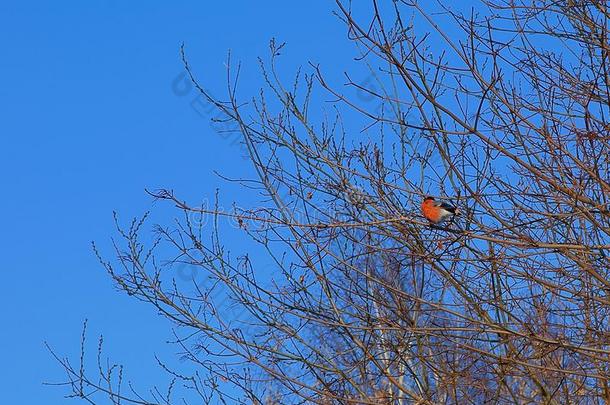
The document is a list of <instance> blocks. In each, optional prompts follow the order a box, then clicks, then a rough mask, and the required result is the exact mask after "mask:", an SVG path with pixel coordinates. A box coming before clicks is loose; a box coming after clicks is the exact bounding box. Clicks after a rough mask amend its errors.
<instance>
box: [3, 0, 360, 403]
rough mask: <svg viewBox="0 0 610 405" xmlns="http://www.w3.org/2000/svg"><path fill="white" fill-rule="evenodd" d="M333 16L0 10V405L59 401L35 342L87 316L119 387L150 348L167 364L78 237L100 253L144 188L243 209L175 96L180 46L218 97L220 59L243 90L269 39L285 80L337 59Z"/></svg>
mask: <svg viewBox="0 0 610 405" xmlns="http://www.w3.org/2000/svg"><path fill="white" fill-rule="evenodd" d="M331 10H332V2H328V1H322V0H315V1H307V2H292V1H265V2H252V1H245V0H242V1H230V2H209V1H206V2H204V1H176V2H171V3H170V2H165V1H146V2H134V1H129V2H128V1H119V0H105V1H87V2H83V1H64V2H43V1H27V0H26V1H17V0H4V1H2V2H0V45H1V49H2V57H1V58H0V81H1V86H0V111H1V112H0V184H1V186H2V198H0V212H1V218H2V228H1V231H0V260H1V261H0V270H1V273H2V288H1V291H2V294H1V296H0V302H1V304H2V305H1V308H2V315H1V319H2V328H0V353H1V354H2V356H1V358H2V360H3V364H2V367H0V370H1V371H0V374H2V375H1V376H0V391H2V393H3V395H2V399H1V402H2V403H3V404H11V405H13V404H45V405H48V404H60V403H61V404H63V403H66V402H68V401H67V400H65V399H63V398H62V395H63V394H64V393H65V391H64V390H62V389H56V388H49V387H43V386H42V382H43V381H58V380H61V378H62V377H63V374H62V373H61V370H60V369H59V368H58V366H57V365H56V364H55V363H54V361H53V360H52V359H51V357H50V355H49V354H48V353H47V352H46V350H45V349H44V346H43V342H44V341H48V342H49V343H50V344H51V345H52V346H53V347H54V348H55V349H56V350H57V351H58V352H59V353H62V354H66V355H69V356H72V357H74V356H75V355H76V354H77V351H78V342H79V334H80V331H81V326H82V322H83V320H84V319H85V318H88V319H89V330H90V337H91V339H92V340H94V339H95V337H96V335H98V334H100V333H103V334H104V336H105V341H106V348H107V353H108V354H109V355H110V356H111V357H112V358H114V359H117V360H119V361H120V362H122V363H124V364H125V365H126V367H127V368H128V377H129V379H131V380H134V381H144V382H147V383H149V382H154V381H156V376H155V374H157V373H158V369H157V368H156V366H155V361H154V358H153V354H157V355H160V356H161V357H163V358H171V357H172V356H173V354H174V352H173V348H171V347H168V346H167V345H164V344H163V342H164V341H165V340H167V339H169V338H170V326H169V325H168V323H167V322H165V321H164V320H163V319H161V318H159V317H158V316H156V314H155V313H154V311H152V310H151V308H149V307H147V306H146V305H144V304H141V303H138V302H136V301H133V300H131V299H129V298H128V297H126V296H124V295H122V294H120V293H118V292H116V291H115V289H114V287H113V285H112V283H111V282H110V280H109V277H108V276H107V275H106V274H105V273H104V271H103V269H102V268H101V266H100V265H99V264H98V263H97V261H96V259H95V258H94V256H93V254H92V252H91V248H90V242H91V241H92V240H95V241H97V242H99V243H100V245H101V247H102V249H103V250H104V251H105V252H108V253H110V250H109V239H110V237H111V236H113V235H114V228H113V222H112V211H113V210H116V211H118V212H119V214H120V215H121V217H122V218H124V219H126V220H127V219H129V218H131V217H132V216H134V215H140V214H142V213H143V212H144V211H146V210H148V209H150V208H151V206H152V202H151V200H150V198H149V197H148V196H147V195H145V193H144V188H151V189H154V188H159V187H168V188H173V189H174V190H175V191H177V192H178V193H180V194H181V195H182V196H184V197H186V198H193V199H202V198H205V197H210V196H212V195H213V193H214V190H215V189H216V188H217V187H221V190H227V192H230V193H233V194H230V195H229V197H230V198H228V200H239V199H240V198H242V197H245V196H242V195H240V194H239V192H238V191H235V190H230V189H228V188H227V187H226V185H225V184H224V183H223V182H222V181H221V180H219V179H218V178H217V177H215V176H214V175H213V170H219V171H221V172H222V173H224V174H227V175H229V176H236V175H240V174H244V173H248V172H249V170H250V168H249V166H248V164H247V162H246V161H244V160H242V159H241V158H240V157H239V155H240V151H239V148H238V147H236V146H235V145H231V142H230V141H227V140H225V139H223V138H222V137H220V136H219V135H218V134H217V133H215V131H214V130H213V128H211V127H210V124H209V122H208V119H207V118H208V117H202V116H200V115H199V113H198V112H197V111H195V110H194V109H193V108H192V107H191V105H190V103H191V101H192V100H193V99H194V98H195V94H194V93H193V92H191V93H188V94H186V95H184V96H178V95H176V94H174V92H172V82H173V80H174V79H175V78H176V76H177V75H178V74H179V73H180V72H181V71H182V66H181V63H180V60H179V54H178V51H179V46H180V44H181V43H182V42H185V43H186V46H187V50H188V52H189V55H190V57H191V62H192V65H193V66H194V68H195V70H196V71H197V72H198V73H200V77H201V79H202V82H203V83H204V85H205V86H206V87H208V88H209V89H211V90H212V91H213V92H214V93H215V94H222V91H223V80H224V74H225V72H224V66H223V63H224V61H225V56H226V52H227V50H228V49H231V50H232V52H233V55H234V58H235V59H239V60H241V61H242V62H243V66H244V67H243V75H242V82H241V84H242V85H241V89H242V91H243V94H248V93H252V92H253V91H255V90H256V89H257V88H258V87H259V85H260V78H259V75H258V70H257V63H256V56H258V55H263V56H264V55H266V52H267V44H268V40H269V39H270V38H271V37H277V38H278V39H279V40H281V41H287V42H288V48H287V49H286V51H285V52H284V54H285V56H284V64H285V65H284V66H285V71H286V72H292V71H293V70H294V68H295V67H296V66H298V65H305V64H307V62H308V61H318V62H320V63H321V64H322V66H327V67H329V68H330V70H331V71H332V69H333V68H335V67H334V64H336V63H337V58H344V59H346V60H349V55H350V50H349V49H346V46H345V44H346V38H345V30H344V27H343V26H342V24H341V23H340V22H339V21H338V20H337V19H336V18H335V17H334V16H332V15H331ZM341 52H344V53H341ZM335 69H336V68H335ZM332 73H333V74H336V75H337V76H338V75H340V73H341V72H340V71H336V70H335V71H334V72H332ZM166 219H167V218H166ZM228 242H229V243H230V242H231V241H228ZM91 347H92V348H93V347H95V345H94V344H92V345H91Z"/></svg>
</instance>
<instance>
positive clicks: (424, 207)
mask: <svg viewBox="0 0 610 405" xmlns="http://www.w3.org/2000/svg"><path fill="white" fill-rule="evenodd" d="M421 211H422V213H423V214H424V217H426V219H427V220H428V221H430V222H432V223H433V224H440V223H441V222H443V221H445V220H447V219H448V218H450V217H452V216H454V215H457V214H459V212H458V209H457V208H455V207H454V206H453V205H449V204H447V203H444V202H440V201H435V200H434V197H426V198H424V202H422V203H421Z"/></svg>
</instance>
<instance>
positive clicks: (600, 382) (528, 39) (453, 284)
mask: <svg viewBox="0 0 610 405" xmlns="http://www.w3.org/2000/svg"><path fill="white" fill-rule="evenodd" d="M336 14H337V16H338V17H339V19H340V20H341V21H342V22H343V23H344V24H345V26H346V28H347V33H348V35H349V39H350V40H351V41H352V42H353V44H355V46H356V47H355V48H354V49H356V50H357V52H358V54H357V55H356V56H357V58H358V60H359V61H360V63H362V64H363V65H365V66H367V67H368V68H369V69H370V74H371V76H370V78H369V80H366V81H365V82H361V81H358V80H355V79H353V78H352V76H351V75H350V73H349V72H346V73H345V77H346V83H337V84H333V83H329V82H328V81H327V80H326V78H325V77H326V76H325V74H324V71H323V68H322V67H320V66H317V65H310V67H309V73H308V74H303V73H301V72H299V73H298V74H297V76H296V79H295V80H294V81H293V82H291V83H290V84H289V85H285V84H284V83H285V82H284V81H283V80H281V79H280V78H279V75H278V73H277V72H278V70H277V69H276V66H277V64H278V63H279V62H278V58H279V56H278V55H279V53H280V52H279V51H280V50H281V49H282V47H283V45H282V44H278V43H277V42H275V41H272V42H271V45H270V57H269V59H268V60H266V61H265V62H264V63H263V62H262V61H261V72H262V77H263V79H264V82H265V87H264V89H262V90H261V92H260V94H259V95H258V96H255V97H253V98H249V99H245V101H244V100H242V99H241V98H240V96H239V95H238V91H237V83H238V82H239V69H240V67H239V65H238V64H237V65H236V64H233V63H231V61H230V60H229V63H228V64H227V65H228V66H229V68H228V71H227V79H226V81H227V99H226V100H218V99H215V98H214V97H212V96H211V95H210V94H209V93H207V92H206V90H205V89H204V88H203V87H202V86H200V85H199V82H198V81H197V79H196V74H195V73H194V69H193V68H192V67H191V66H190V65H189V64H188V61H187V58H186V56H185V53H184V52H183V58H184V65H185V69H186V71H187V73H188V75H189V76H190V78H191V79H192V81H193V83H194V84H195V86H196V87H197V89H198V90H199V91H200V92H201V94H202V96H203V97H205V98H206V99H207V100H208V101H209V102H210V103H212V104H213V105H215V106H216V108H217V109H218V110H219V111H220V112H221V113H222V114H223V116H224V118H223V120H224V121H225V122H228V123H231V125H236V126H237V128H239V131H240V133H241V135H242V136H243V142H244V144H245V146H246V148H247V151H248V154H249V158H250V161H251V162H252V164H253V166H254V168H255V170H256V174H257V177H256V178H254V179H238V180H236V181H238V182H240V184H242V186H243V187H248V188H250V189H253V190H256V192H258V193H260V195H261V196H262V201H261V204H260V205H259V206H257V207H253V208H249V209H244V208H239V209H238V208H235V209H233V210H221V209H219V208H218V206H216V207H200V206H198V205H197V204H196V202H187V201H183V200H182V199H181V198H180V196H178V195H175V194H174V193H173V192H172V191H170V190H159V191H154V192H151V194H152V195H153V196H154V198H157V199H162V200H167V201H169V202H171V203H173V204H174V205H175V206H176V209H177V210H180V211H182V212H183V213H184V220H183V221H181V222H180V223H178V225H177V226H175V227H170V228H165V227H157V228H155V232H154V235H155V240H154V241H153V242H152V243H145V242H142V239H141V238H142V237H141V235H142V233H144V231H143V230H142V229H143V227H144V226H145V224H146V222H145V220H144V219H142V220H135V221H134V222H133V223H132V224H131V225H130V226H128V227H127V229H123V228H121V227H119V233H120V235H121V241H120V242H117V244H116V251H117V259H118V260H111V261H107V260H105V259H102V256H101V255H100V256H99V257H100V260H101V262H102V263H103V265H104V266H105V268H106V269H107V271H108V273H109V274H110V275H111V276H112V277H113V279H114V280H115V281H116V283H117V284H118V285H119V286H120V287H121V288H122V289H123V290H124V291H125V292H127V293H128V294H130V295H131V296H133V297H134V298H137V299H139V300H142V301H145V302H147V303H149V304H151V305H152V306H153V307H154V308H155V309H156V310H158V311H159V312H160V313H161V314H162V315H163V316H164V317H166V318H167V319H168V320H170V321H171V322H172V323H174V324H175V325H177V326H178V328H177V329H176V330H177V332H176V333H177V344H178V345H179V346H180V347H181V350H182V351H183V352H184V355H185V357H186V358H188V359H189V360H190V361H191V362H192V363H193V364H195V365H197V368H198V370H199V371H198V372H196V373H195V374H189V375H186V374H184V373H182V372H180V371H176V370H169V369H168V368H166V367H164V368H165V369H166V371H167V372H168V373H170V374H171V376H172V377H173V380H174V382H173V383H172V384H171V386H172V387H173V386H174V385H176V384H177V385H179V386H182V387H188V388H191V389H192V390H193V391H192V392H195V393H197V394H198V395H199V397H200V399H199V400H197V401H199V402H204V403H257V404H263V403H277V404H289V403H317V404H335V403H337V404H338V403H341V404H470V403H472V404H483V403H499V404H502V403H506V404H514V403H518V404H529V403H545V404H576V403H578V404H580V403H590V404H598V403H605V404H610V388H609V385H608V384H609V379H610V370H609V367H610V363H609V355H610V322H609V316H610V261H609V257H608V254H609V249H610V211H609V201H608V199H609V198H610V170H609V168H610V158H609V152H610V147H609V143H608V141H609V140H610V126H609V121H608V120H609V114H610V110H609V107H610V72H609V70H610V66H609V64H608V61H609V58H610V43H609V41H608V32H609V26H608V25H609V21H610V12H609V10H608V8H607V6H606V2H604V1H600V0H596V1H581V0H569V1H567V2H555V1H548V0H540V1H520V0H506V1H499V0H495V1H483V0H482V1H480V2H478V3H477V5H476V7H474V9H473V11H470V12H468V13H466V14H464V13H461V12H459V11H456V10H452V9H451V8H450V7H448V6H447V5H446V4H444V2H438V3H437V2H431V4H425V5H424V4H422V3H420V2H417V1H415V0H413V1H406V0H396V1H392V2H383V3H381V2H377V1H376V0H371V1H369V2H367V4H364V2H362V3H358V4H355V3H354V4H352V3H351V2H348V1H342V0H337V1H336ZM342 84H346V85H347V86H339V85H342ZM352 90H355V91H352ZM356 92H357V93H359V94H361V95H365V96H366V101H365V98H364V97H360V98H359V97H354V94H355V93H356ZM329 101H330V102H329ZM371 106H373V107H371ZM354 134H355V135H354ZM429 194H432V195H435V196H438V197H439V198H445V199H451V200H452V201H453V202H454V203H455V204H456V205H457V206H458V207H459V208H460V210H461V211H462V215H461V216H459V217H457V218H455V220H454V221H452V222H449V223H445V224H444V225H430V224H429V223H428V222H427V221H426V220H425V219H424V218H423V217H422V216H421V214H420V212H419V207H420V203H421V201H422V199H423V197H424V196H425V195H429ZM198 216H201V217H205V216H207V217H210V218H212V221H208V222H209V223H208V224H206V225H205V226H204V225H203V223H202V221H198V220H197V217H198ZM223 219H231V220H232V221H233V223H235V224H236V225H237V226H238V227H239V228H240V229H241V232H243V233H244V234H247V235H248V236H249V237H250V238H251V239H252V240H254V241H256V242H257V243H259V244H260V248H261V249H262V251H264V252H265V254H266V255H267V256H268V257H269V258H270V259H272V260H273V262H274V263H275V265H274V267H273V269H269V268H266V269H265V270H266V271H264V272H263V271H261V268H260V267H259V265H258V264H257V263H256V262H254V261H253V260H252V259H251V257H250V256H251V255H248V254H247V253H244V255H243V256H240V257H237V258H233V257H231V256H230V255H229V254H228V251H227V249H226V247H225V246H223V243H222V237H221V232H220V230H221V228H222V226H220V225H219V224H220V223H221V221H222V220H223ZM210 236H211V242H208V241H209V240H210ZM233 248H234V249H235V248H239V247H233ZM96 252H97V251H96ZM184 265H189V266H194V268H195V269H196V272H197V274H198V275H201V277H206V278H209V279H211V280H213V283H209V284H206V285H205V286H203V287H202V286H201V285H200V284H197V283H191V284H188V283H184V282H180V281H179V280H178V281H176V279H177V277H176V271H177V269H179V268H180V266H184ZM270 274H271V275H270ZM219 292H220V293H219ZM221 305H223V306H225V307H227V306H230V307H231V308H233V309H237V310H238V311H239V312H240V313H242V314H245V315H246V316H242V317H239V318H235V319H230V318H229V319H227V317H226V316H223V311H221V310H219V306H221ZM84 339H85V338H84V335H83V347H84V346H85V343H84ZM83 350H84V349H83ZM100 351H101V345H100ZM81 357H82V358H83V357H85V355H84V352H83V356H81ZM82 358H81V363H80V366H72V365H71V364H70V363H69V361H68V360H64V359H60V358H58V359H59V360H60V361H61V362H62V365H63V366H64V368H65V369H66V370H67V371H68V381H67V382H68V383H70V384H71V390H70V393H71V395H72V396H75V397H79V398H82V399H85V400H87V401H89V402H90V403H98V402H97V401H101V400H103V399H105V400H110V402H111V403H116V404H118V403H128V401H130V400H131V401H132V402H135V403H167V404H169V403H178V402H179V401H178V399H172V398H173V397H172V392H173V390H171V389H170V390H169V391H168V393H167V394H165V395H161V394H158V395H155V392H154V391H153V393H152V398H151V399H147V400H144V399H143V398H142V397H139V396H137V395H133V393H131V395H127V394H122V393H120V391H119V390H117V388H116V387H117V383H119V384H120V381H119V380H116V378H115V379H114V380H113V377H112V372H113V371H112V370H110V369H102V368H100V374H101V376H102V378H101V379H100V378H99V376H98V377H97V378H96V377H91V376H89V374H88V370H87V367H85V366H84V363H83V360H82ZM113 387H114V388H113ZM157 393H158V392H157ZM100 394H101V395H100ZM195 403H196V402H195Z"/></svg>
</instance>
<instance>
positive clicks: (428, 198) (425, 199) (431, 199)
mask: <svg viewBox="0 0 610 405" xmlns="http://www.w3.org/2000/svg"><path fill="white" fill-rule="evenodd" d="M424 201H434V197H430V196H429V195H428V196H426V198H424Z"/></svg>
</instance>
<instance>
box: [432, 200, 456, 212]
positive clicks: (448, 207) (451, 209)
mask: <svg viewBox="0 0 610 405" xmlns="http://www.w3.org/2000/svg"><path fill="white" fill-rule="evenodd" d="M434 205H435V206H437V207H440V208H442V209H444V210H447V211H449V212H452V213H455V207H454V206H453V205H450V204H447V203H445V202H437V203H435V204H434Z"/></svg>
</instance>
